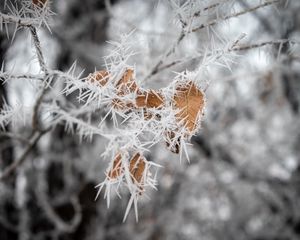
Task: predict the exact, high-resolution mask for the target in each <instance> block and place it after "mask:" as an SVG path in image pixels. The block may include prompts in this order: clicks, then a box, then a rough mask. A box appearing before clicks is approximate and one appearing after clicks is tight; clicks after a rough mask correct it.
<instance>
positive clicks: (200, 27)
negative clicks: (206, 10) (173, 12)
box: [192, 0, 286, 32]
mask: <svg viewBox="0 0 300 240" xmlns="http://www.w3.org/2000/svg"><path fill="white" fill-rule="evenodd" d="M281 1H286V0H272V1H267V2H264V3H262V4H258V5H256V6H254V7H252V8H248V9H245V10H243V11H240V12H237V13H234V14H230V15H227V16H225V17H220V18H216V19H214V20H212V21H210V22H208V23H204V24H201V25H200V26H198V27H196V28H194V29H192V32H196V31H198V30H200V29H203V28H206V27H211V26H214V25H215V24H217V23H219V22H221V21H226V20H228V19H231V18H235V17H238V16H241V15H244V14H247V13H250V12H254V11H256V10H258V9H260V8H264V7H267V6H270V5H273V4H275V3H278V2H281Z"/></svg>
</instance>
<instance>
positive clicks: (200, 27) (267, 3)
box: [145, 0, 285, 80]
mask: <svg viewBox="0 0 300 240" xmlns="http://www.w3.org/2000/svg"><path fill="white" fill-rule="evenodd" d="M280 1H285V0H272V1H267V2H265V3H262V4H259V5H256V6H254V7H252V8H249V9H246V10H243V11H240V12H237V13H234V14H230V15H227V16H225V17H221V18H216V19H214V20H212V21H210V22H208V23H204V24H202V25H200V26H198V27H196V28H194V29H192V30H191V31H190V32H185V31H182V32H181V34H180V35H179V37H178V39H177V40H176V42H175V43H174V44H173V45H172V47H171V48H170V49H169V50H168V51H167V52H166V53H165V54H164V55H163V57H162V58H161V59H160V60H159V61H158V63H157V64H156V65H155V66H154V67H153V69H152V70H151V71H150V73H149V74H148V75H147V76H146V77H145V80H148V79H149V78H151V77H152V76H153V75H156V74H157V73H158V72H160V71H161V70H162V69H166V68H168V67H171V66H173V65H175V63H174V64H168V65H166V66H164V67H161V65H162V64H163V62H164V60H165V59H166V58H168V57H169V56H170V55H171V54H172V53H174V52H175V49H176V47H177V46H178V45H179V44H180V42H181V41H182V40H183V39H184V37H185V36H187V34H189V33H191V32H196V31H198V30H200V29H203V28H206V27H210V26H213V25H216V24H218V23H220V22H221V21H226V20H228V19H230V18H234V17H238V16H240V15H244V14H247V13H250V12H253V11H255V10H257V9H260V8H263V7H266V6H269V5H272V4H275V3H277V2H280ZM216 6H218V5H214V4H213V5H211V6H209V7H207V8H204V9H206V10H208V9H211V8H213V7H216ZM199 14H200V12H199Z"/></svg>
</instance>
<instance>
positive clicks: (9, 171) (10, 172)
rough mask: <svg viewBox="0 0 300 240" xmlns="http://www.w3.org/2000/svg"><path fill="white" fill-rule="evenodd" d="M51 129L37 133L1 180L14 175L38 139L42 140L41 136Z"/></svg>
mask: <svg viewBox="0 0 300 240" xmlns="http://www.w3.org/2000/svg"><path fill="white" fill-rule="evenodd" d="M49 130H50V129H47V130H44V131H41V132H39V133H38V134H37V135H35V136H34V137H33V138H32V140H31V141H30V144H29V145H28V146H27V148H26V149H25V151H24V152H23V153H22V155H21V157H20V158H19V159H18V160H17V161H15V162H13V163H12V164H11V165H9V166H8V167H7V168H6V169H5V170H4V171H3V173H2V174H1V176H0V181H3V180H5V179H6V178H8V177H9V176H10V175H12V174H13V173H14V172H15V171H16V169H17V168H18V167H19V166H20V165H22V163H23V162H24V161H25V160H26V158H27V157H28V155H29V154H30V152H31V150H32V149H33V148H34V147H35V145H36V144H37V143H38V141H39V140H40V138H41V137H42V136H43V135H44V134H46V133H47V132H48V131H49Z"/></svg>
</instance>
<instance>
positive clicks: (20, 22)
mask: <svg viewBox="0 0 300 240" xmlns="http://www.w3.org/2000/svg"><path fill="white" fill-rule="evenodd" d="M39 22H40V19H38V18H23V17H17V16H12V15H8V14H5V13H1V12H0V25H2V24H7V23H14V24H16V25H17V26H21V27H30V26H38V25H39Z"/></svg>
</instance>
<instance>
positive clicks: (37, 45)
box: [29, 26, 48, 74]
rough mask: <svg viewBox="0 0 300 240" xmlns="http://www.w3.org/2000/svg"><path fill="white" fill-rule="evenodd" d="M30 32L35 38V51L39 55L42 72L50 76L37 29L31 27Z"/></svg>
mask: <svg viewBox="0 0 300 240" xmlns="http://www.w3.org/2000/svg"><path fill="white" fill-rule="evenodd" d="M29 30H30V33H31V36H32V38H33V43H34V46H35V50H36V54H37V57H38V61H39V64H40V67H41V69H42V71H43V72H44V73H45V74H48V69H47V66H46V63H45V58H44V55H43V52H42V49H41V42H40V40H39V37H38V35H37V31H36V28H35V27H34V26H30V27H29Z"/></svg>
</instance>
